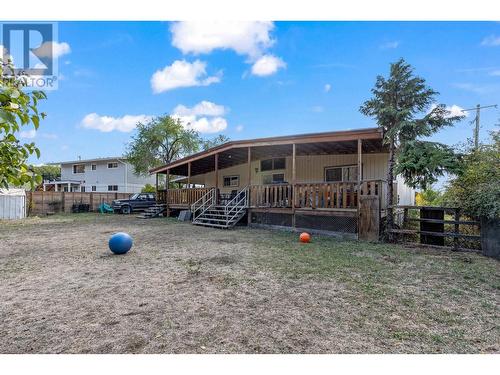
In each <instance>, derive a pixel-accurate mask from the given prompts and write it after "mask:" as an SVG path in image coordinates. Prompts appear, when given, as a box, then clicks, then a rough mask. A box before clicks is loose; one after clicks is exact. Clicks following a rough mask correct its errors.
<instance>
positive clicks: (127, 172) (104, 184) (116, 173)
mask: <svg viewBox="0 0 500 375" xmlns="http://www.w3.org/2000/svg"><path fill="white" fill-rule="evenodd" d="M110 162H113V160H100V161H90V162H88V161H86V162H83V163H81V164H85V173H73V165H75V164H80V163H67V164H65V163H62V164H61V180H62V181H66V180H73V181H80V182H81V186H84V187H85V191H86V192H91V191H92V186H95V187H96V191H97V192H107V191H108V185H117V186H118V190H117V192H120V193H137V192H140V191H141V189H142V188H143V187H144V185H145V184H147V183H149V184H153V185H154V183H155V177H154V176H146V177H144V176H137V175H135V174H134V173H133V168H132V166H131V165H130V164H129V163H125V164H124V163H123V162H120V161H118V167H117V168H108V163H110ZM92 164H95V165H96V170H95V171H93V170H92V167H91V166H92Z"/></svg>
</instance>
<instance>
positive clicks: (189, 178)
mask: <svg viewBox="0 0 500 375" xmlns="http://www.w3.org/2000/svg"><path fill="white" fill-rule="evenodd" d="M187 185H188V186H187V187H188V189H189V188H190V187H191V162H189V163H188V184H187Z"/></svg>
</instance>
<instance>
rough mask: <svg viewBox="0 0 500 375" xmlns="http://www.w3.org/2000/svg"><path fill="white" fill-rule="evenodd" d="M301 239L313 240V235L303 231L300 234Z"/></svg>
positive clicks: (304, 240)
mask: <svg viewBox="0 0 500 375" xmlns="http://www.w3.org/2000/svg"><path fill="white" fill-rule="evenodd" d="M299 241H300V242H302V243H309V242H311V235H310V234H309V233H307V232H303V233H301V234H300V237H299Z"/></svg>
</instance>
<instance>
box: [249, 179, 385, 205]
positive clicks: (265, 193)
mask: <svg viewBox="0 0 500 375" xmlns="http://www.w3.org/2000/svg"><path fill="white" fill-rule="evenodd" d="M384 191H385V189H384V184H383V182H382V181H381V180H366V181H363V182H362V184H361V195H373V196H381V197H382V194H383V192H384ZM292 205H294V207H295V208H311V209H316V208H324V209H349V208H350V209H355V208H357V206H358V183H357V182H320V183H297V184H295V186H292V185H291V184H276V185H252V186H250V206H251V207H270V208H291V207H292Z"/></svg>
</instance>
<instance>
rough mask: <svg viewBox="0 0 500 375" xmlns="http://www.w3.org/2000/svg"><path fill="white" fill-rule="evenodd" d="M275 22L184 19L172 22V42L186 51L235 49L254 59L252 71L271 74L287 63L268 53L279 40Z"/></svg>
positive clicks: (200, 51) (263, 74)
mask: <svg viewBox="0 0 500 375" xmlns="http://www.w3.org/2000/svg"><path fill="white" fill-rule="evenodd" d="M273 29H274V24H273V23H272V22H262V21H244V22H241V21H182V22H174V23H172V24H171V26H170V31H171V32H172V45H173V46H174V47H177V48H179V49H180V50H181V51H182V53H184V54H188V53H192V54H195V55H197V54H207V53H211V52H212V51H214V50H217V49H222V50H233V51H234V52H236V53H237V54H239V55H243V56H246V57H247V61H246V62H247V63H253V66H252V69H251V71H252V74H254V75H258V76H268V75H271V74H274V73H276V72H277V71H278V69H279V68H284V67H285V66H286V64H285V63H284V62H283V60H282V59H281V58H279V57H275V56H273V55H269V54H267V55H266V51H267V50H268V49H269V48H271V47H272V46H273V44H274V43H275V40H274V39H273V38H272V37H271V32H272V30H273Z"/></svg>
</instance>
